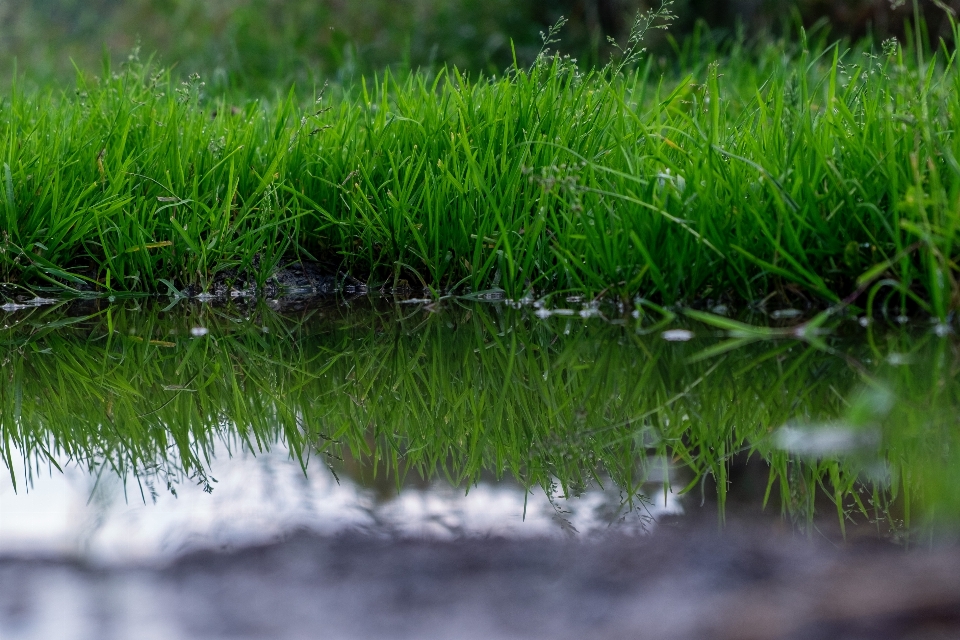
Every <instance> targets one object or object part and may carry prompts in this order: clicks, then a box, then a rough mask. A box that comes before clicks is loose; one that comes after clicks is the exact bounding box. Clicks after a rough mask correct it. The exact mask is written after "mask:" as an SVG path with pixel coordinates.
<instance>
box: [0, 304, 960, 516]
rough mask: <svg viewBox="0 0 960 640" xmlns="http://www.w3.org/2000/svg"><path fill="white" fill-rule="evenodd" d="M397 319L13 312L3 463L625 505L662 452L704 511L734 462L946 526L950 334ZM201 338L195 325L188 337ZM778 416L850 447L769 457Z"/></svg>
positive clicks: (774, 497) (217, 312)
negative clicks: (239, 454)
mask: <svg viewBox="0 0 960 640" xmlns="http://www.w3.org/2000/svg"><path fill="white" fill-rule="evenodd" d="M400 311H401V310H400V309H391V308H387V309H382V310H381V311H379V312H371V311H369V310H366V311H360V312H345V311H344V309H343V307H338V306H331V307H328V308H325V309H319V310H316V309H315V310H313V311H309V312H305V313H303V314H302V315H301V316H300V317H296V318H292V317H283V316H280V315H277V314H276V313H273V312H271V311H270V310H269V308H267V307H266V306H265V305H263V304H260V305H259V306H256V307H249V308H215V307H210V306H208V305H190V304H187V303H181V306H180V307H178V308H176V309H174V310H172V311H165V312H160V311H159V310H158V309H153V310H150V311H147V312H144V311H141V310H139V309H137V308H131V309H126V308H123V307H121V306H119V305H114V306H106V307H104V308H101V309H99V310H96V308H95V307H94V308H93V309H91V310H90V311H88V313H87V314H86V315H68V314H64V313H63V312H62V311H61V310H59V309H47V310H33V311H30V312H22V313H20V314H19V315H17V316H15V317H8V318H7V320H6V321H5V324H6V326H5V327H4V328H3V329H2V330H0V362H2V365H3V367H2V370H3V384H2V385H0V454H2V457H3V459H4V464H5V466H6V467H7V469H8V470H9V472H10V473H15V474H16V476H17V477H19V478H20V479H21V480H22V479H24V478H29V477H33V476H35V475H36V474H45V473H48V472H49V471H50V470H52V467H51V461H52V464H56V463H57V462H58V461H59V462H63V461H64V460H70V461H73V462H75V463H78V464H79V465H80V466H81V467H85V468H89V469H90V470H91V472H93V473H116V474H118V475H121V476H123V477H132V476H136V477H142V478H144V479H146V480H150V481H152V482H154V483H156V484H159V486H164V485H165V484H166V483H167V482H169V483H172V485H171V486H174V487H175V486H176V484H177V483H180V482H190V481H192V482H205V481H206V479H207V473H208V470H209V463H210V456H211V455H212V453H213V451H214V450H215V449H217V450H220V451H223V450H227V451H230V452H235V451H239V450H247V451H253V452H254V453H257V452H260V451H263V450H268V449H270V448H271V447H274V446H275V445H276V444H277V443H283V444H284V445H285V446H286V447H287V448H288V449H289V451H290V453H291V455H292V456H294V457H296V458H297V459H299V460H300V461H301V463H302V464H303V465H304V467H305V468H307V467H309V468H310V469H311V472H313V473H316V472H320V473H325V472H326V470H325V469H324V468H323V465H324V464H331V463H332V464H334V465H336V464H337V463H336V460H335V459H336V458H343V457H348V458H353V459H361V460H364V461H366V462H368V463H369V465H370V466H371V467H372V468H375V469H377V473H387V474H389V473H391V472H397V473H398V476H397V477H398V478H399V477H402V476H403V475H404V474H407V473H411V474H416V475H420V476H422V477H425V478H435V477H441V478H442V477H447V478H449V479H450V480H452V481H454V482H456V483H463V484H465V485H469V484H471V483H474V482H476V481H478V480H479V479H480V478H481V474H487V475H488V476H490V475H492V476H496V477H503V476H506V477H512V478H515V479H517V480H518V481H520V482H521V483H523V484H524V485H526V486H538V485H539V486H542V487H543V488H544V489H546V490H547V491H549V492H551V493H552V494H554V495H575V494H576V493H577V492H578V491H579V490H581V489H583V488H584V487H585V486H587V485H589V484H590V483H592V482H594V481H596V480H598V479H603V478H610V479H611V480H612V482H614V483H615V485H616V486H617V487H619V488H621V489H622V490H623V492H624V496H625V499H626V498H629V497H631V496H634V495H635V494H636V493H637V492H638V491H640V488H641V486H642V484H643V483H644V482H645V481H646V479H647V474H648V472H649V470H650V466H651V465H653V466H654V467H656V466H657V464H658V463H659V461H663V460H667V461H670V463H671V464H672V465H673V466H674V468H675V470H676V474H675V476H674V478H675V479H674V482H675V483H676V484H675V485H674V486H673V487H671V490H672V491H675V492H682V491H693V492H694V496H693V497H692V498H691V499H692V500H694V501H696V500H699V496H698V495H697V494H699V493H700V492H710V491H714V490H715V491H717V495H718V498H719V502H720V505H721V507H722V506H723V505H724V503H725V501H726V496H727V493H728V491H737V490H738V488H739V487H738V485H737V482H738V480H737V479H735V478H733V477H731V475H730V468H731V464H732V461H733V459H734V457H735V456H740V457H741V458H740V459H741V461H742V456H745V455H751V456H752V458H751V460H750V465H759V467H760V469H762V470H765V471H767V472H768V474H769V484H768V487H767V492H768V497H767V500H768V501H769V504H768V508H769V509H771V510H773V511H774V512H776V510H777V509H778V508H780V509H782V512H783V513H784V515H785V516H789V517H791V518H793V519H794V520H795V521H797V522H798V523H799V524H801V525H806V524H809V523H811V522H813V518H814V516H815V515H817V514H820V515H826V516H827V517H828V518H829V517H832V516H833V514H837V516H836V517H838V518H839V521H840V522H841V523H850V522H853V521H857V522H860V523H864V522H866V521H868V520H869V521H877V522H878V526H881V525H882V527H883V528H886V527H892V528H893V529H895V530H902V529H904V528H906V529H910V528H912V527H914V526H917V525H919V524H921V523H930V522H940V523H952V522H956V521H957V520H958V519H960V501H958V496H957V492H956V489H955V488H956V484H957V482H958V481H960V458H958V451H960V447H958V437H960V430H958V429H957V419H958V418H957V416H958V415H960V412H958V410H957V408H958V407H960V376H958V375H957V372H958V367H960V354H958V352H957V350H956V344H955V341H953V342H951V340H949V339H940V338H936V337H934V336H933V335H932V334H927V335H925V336H910V335H905V334H901V333H897V334H889V335H887V334H884V333H874V332H873V330H872V329H871V330H870V333H869V337H870V340H869V341H864V340H862V339H861V340H857V341H854V342H851V341H846V340H843V339H841V338H838V337H836V336H831V337H826V338H824V342H823V347H822V349H816V348H813V347H810V346H807V345H805V344H803V343H802V342H798V341H795V340H782V341H778V342H773V341H767V342H755V343H753V344H750V345H746V346H744V347H742V348H740V349H738V350H735V351H731V352H728V353H725V354H723V355H721V356H717V357H711V358H697V357H695V356H696V355H697V354H698V353H702V350H703V349H704V348H705V347H710V346H711V345H713V344H715V343H716V340H715V339H714V338H712V337H704V338H700V339H698V340H697V341H695V342H691V343H688V344H680V345H678V344H675V343H668V342H666V341H664V340H662V339H661V338H660V336H659V331H654V332H653V333H648V331H649V330H650V328H651V325H650V320H649V319H644V318H641V319H639V320H637V321H630V323H629V324H628V325H626V326H616V325H611V324H606V323H602V322H601V321H599V320H592V321H588V322H585V321H583V320H581V319H579V318H564V317H553V318H550V319H549V320H540V319H538V318H536V317H534V316H533V315H532V314H530V313H527V312H524V311H515V310H510V309H503V308H498V307H483V306H479V305H462V304H457V303H447V304H446V305H445V307H444V309H443V310H442V312H440V313H426V312H425V310H424V309H417V308H415V307H407V306H405V307H403V308H402V311H403V312H404V313H400ZM73 314H76V311H74V312H73ZM196 326H202V327H206V328H207V329H209V334H208V335H206V336H203V337H199V338H197V337H191V334H190V329H191V328H192V327H196ZM692 328H694V329H696V330H697V332H698V334H699V335H709V334H710V332H711V330H710V329H709V328H707V327H704V326H702V325H695V326H693V327H692ZM891 356H895V358H894V357H891ZM891 363H893V364H891ZM903 363H913V364H907V365H904V364H903ZM895 364H899V366H894V365H895ZM785 424H794V425H797V427H798V428H807V427H809V428H810V429H811V431H810V434H811V435H810V436H809V440H810V441H816V437H817V436H816V434H817V433H818V431H817V427H816V426H815V425H820V426H826V427H827V430H828V432H829V431H831V430H839V431H840V432H841V433H845V434H853V435H854V437H860V436H857V435H856V434H867V435H868V436H869V437H867V440H866V442H868V445H867V446H866V448H865V449H863V450H862V451H852V452H837V451H821V452H820V453H819V454H812V455H802V452H793V453H791V452H788V451H784V450H782V449H780V448H778V440H777V437H778V436H777V435H776V434H777V433H778V429H779V428H780V427H781V426H782V425H785ZM812 425H813V426H812ZM870 434H875V435H876V437H878V438H879V439H878V440H873V439H872V436H870ZM221 447H223V448H221ZM328 456H331V457H328ZM317 467H319V469H318V468H317ZM751 468H753V467H751ZM705 482H706V483H707V484H706V486H704V483H705ZM712 487H715V489H713V488H712ZM20 489H21V490H22V489H23V485H22V484H21V485H20ZM761 489H762V485H761ZM757 500H758V501H759V498H757Z"/></svg>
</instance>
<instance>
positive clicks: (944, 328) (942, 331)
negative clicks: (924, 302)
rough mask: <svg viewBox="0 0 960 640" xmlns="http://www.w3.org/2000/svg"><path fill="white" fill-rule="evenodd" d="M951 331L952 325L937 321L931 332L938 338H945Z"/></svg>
mask: <svg viewBox="0 0 960 640" xmlns="http://www.w3.org/2000/svg"><path fill="white" fill-rule="evenodd" d="M951 333H953V327H951V326H950V325H948V324H946V323H943V322H938V323H937V324H936V325H934V327H933V334H934V335H935V336H937V337H938V338H946V337H947V336H948V335H950V334H951Z"/></svg>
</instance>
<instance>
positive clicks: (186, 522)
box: [0, 450, 681, 563]
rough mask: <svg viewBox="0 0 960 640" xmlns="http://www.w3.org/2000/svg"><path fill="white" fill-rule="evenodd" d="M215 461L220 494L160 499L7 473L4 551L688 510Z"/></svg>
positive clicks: (441, 530) (585, 519)
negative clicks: (393, 492)
mask: <svg viewBox="0 0 960 640" xmlns="http://www.w3.org/2000/svg"><path fill="white" fill-rule="evenodd" d="M14 459H16V454H15V453H14ZM211 466H212V469H211V473H210V475H211V476H213V477H215V478H216V479H217V482H216V483H215V484H213V487H214V490H213V492H212V493H206V492H205V491H204V490H203V487H201V486H198V485H194V484H191V483H183V484H180V485H178V486H177V487H176V491H177V497H174V496H173V495H171V494H170V493H169V492H168V491H167V489H166V487H164V486H160V487H157V492H156V499H155V501H154V500H152V499H151V497H150V493H149V491H148V490H146V488H144V490H143V494H141V484H139V483H138V482H137V481H136V480H135V479H131V480H129V481H127V482H126V485H125V486H124V484H123V483H122V482H121V480H120V479H119V478H117V477H115V476H112V475H110V474H109V472H107V473H104V474H103V475H102V476H101V478H100V479H99V482H97V479H96V477H94V476H92V475H90V474H88V473H87V472H85V471H83V470H81V469H79V468H77V467H76V466H73V465H69V466H67V467H65V470H64V473H62V474H61V473H60V472H58V471H56V469H54V470H53V472H52V474H51V475H49V476H47V475H42V476H40V477H38V478H36V479H35V481H34V483H33V486H32V487H31V488H30V489H29V490H28V491H24V490H23V488H22V480H21V479H20V478H18V486H19V487H20V490H19V493H15V492H14V490H13V485H12V483H11V480H10V477H9V475H8V474H7V472H6V470H4V473H3V478H2V479H0V514H2V515H0V554H9V553H31V554H44V555H46V554H50V555H58V556H79V557H85V558H88V559H91V560H94V561H99V562H107V563H109V562H122V561H137V560H139V561H150V560H154V559H156V560H162V559H163V558H165V557H169V556H171V555H174V554H177V553H179V552H181V551H184V550H187V549H192V548H198V547H219V546H224V545H226V546H232V545H241V544H245V543H256V542H262V541H267V540H270V539H273V538H275V537H277V536H281V535H283V534H285V533H289V532H291V531H294V530H297V529H308V530H310V531H314V532H317V533H319V534H335V533H340V532H344V531H350V530H363V531H366V532H369V533H373V534H385V535H402V536H429V537H440V538H450V537H456V536H463V535H465V536H477V535H480V536H482V535H502V536H555V535H564V534H565V533H568V532H569V529H570V525H572V527H574V528H575V529H576V530H577V531H578V532H580V534H581V535H583V534H589V533H595V532H599V531H602V530H604V529H607V528H608V527H610V526H613V527H616V528H618V529H620V530H621V531H622V530H623V529H624V528H626V529H627V530H630V531H637V532H642V531H645V530H649V529H650V528H651V527H652V526H654V521H655V520H656V519H657V518H659V517H660V516H663V515H666V514H672V513H680V511H681V507H680V505H679V502H678V500H677V497H676V496H675V495H673V494H670V493H668V494H667V496H666V500H665V498H664V492H663V487H662V485H647V486H646V487H645V490H647V491H648V492H649V495H650V496H651V500H650V501H648V502H646V503H644V504H640V505H638V504H637V503H636V502H635V504H634V510H633V511H632V512H631V511H630V510H629V508H623V509H621V508H620V505H621V500H622V498H621V493H620V491H619V490H616V489H612V488H609V487H608V488H607V489H606V490H604V489H601V488H599V487H594V488H592V489H590V490H588V491H587V492H585V493H584V494H582V495H581V496H580V497H578V498H571V499H569V500H563V499H557V500H554V501H553V502H552V503H551V501H550V500H549V499H548V498H547V496H546V494H545V493H544V492H543V490H541V489H539V488H536V489H534V490H532V491H531V492H530V494H529V495H526V496H525V494H524V490H523V488H522V487H520V486H518V485H516V484H513V483H510V482H500V483H487V482H482V483H480V484H479V486H476V487H472V488H471V489H470V491H469V492H468V493H466V495H465V493H464V490H463V489H458V488H454V487H451V486H449V485H447V484H446V483H444V482H442V481H438V482H434V483H431V484H430V485H429V486H427V487H426V488H404V490H403V491H402V492H401V493H400V494H398V495H397V496H396V497H395V498H393V499H391V500H386V501H384V500H382V499H380V498H378V497H377V495H376V493H375V492H374V491H373V490H370V489H366V488H364V487H361V486H359V485H357V484H356V483H355V482H353V481H352V480H351V479H349V478H346V477H344V476H343V474H341V475H340V483H339V484H338V483H337V481H336V480H335V479H334V477H333V474H331V473H330V472H329V471H328V470H327V469H325V468H323V467H319V468H316V469H312V470H311V472H310V474H309V475H308V476H304V474H303V473H302V471H301V469H300V466H299V464H298V463H297V462H296V461H294V460H291V459H290V458H289V457H288V456H287V452H286V451H282V450H278V451H274V452H271V453H267V454H261V455H259V456H257V457H253V456H251V455H240V456H238V457H234V458H224V459H216V460H214V461H213V463H212V465H211ZM609 484H611V485H612V483H609ZM94 488H96V489H95V490H94ZM125 492H126V497H125V495H124V493H125ZM141 495H146V497H147V499H146V503H144V500H143V498H142V497H141ZM525 503H526V504H525ZM525 509H526V515H525V516H524V510H525Z"/></svg>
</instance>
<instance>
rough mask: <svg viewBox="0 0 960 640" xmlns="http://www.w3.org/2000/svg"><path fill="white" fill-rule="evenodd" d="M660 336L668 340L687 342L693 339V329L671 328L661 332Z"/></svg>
mask: <svg viewBox="0 0 960 640" xmlns="http://www.w3.org/2000/svg"><path fill="white" fill-rule="evenodd" d="M660 337H661V338H663V339H664V340H666V341H667V342H687V341H689V340H693V331H687V330H686V329H670V330H669V331H664V332H663V333H661V334H660Z"/></svg>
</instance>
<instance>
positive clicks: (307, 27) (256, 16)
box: [0, 0, 960, 91]
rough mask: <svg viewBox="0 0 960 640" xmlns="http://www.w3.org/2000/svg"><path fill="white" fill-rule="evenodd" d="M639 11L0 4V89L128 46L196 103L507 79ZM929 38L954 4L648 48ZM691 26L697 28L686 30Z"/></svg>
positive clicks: (908, 0) (771, 21)
mask: <svg viewBox="0 0 960 640" xmlns="http://www.w3.org/2000/svg"><path fill="white" fill-rule="evenodd" d="M651 3H652V2H651V0H519V1H518V0H483V1H480V0H362V1H354V2H350V1H348V0H0V83H2V84H4V85H8V84H9V82H10V80H11V78H12V77H13V73H14V71H13V70H14V68H16V69H18V70H19V72H20V73H22V74H25V76H26V77H27V78H29V80H30V81H31V82H34V83H41V84H42V83H45V82H51V81H64V80H69V79H70V78H71V76H72V75H73V73H74V65H76V66H77V67H79V68H81V69H84V70H88V71H94V72H97V71H99V69H100V64H101V61H102V59H103V58H104V57H105V56H109V57H111V58H112V59H113V60H118V59H123V57H124V56H126V55H127V54H129V53H130V51H131V50H133V48H134V47H135V46H137V44H138V43H139V44H140V46H141V47H142V51H143V53H144V54H156V55H158V57H159V60H160V62H161V63H162V64H164V65H167V66H174V67H175V68H176V69H177V71H178V73H179V74H182V75H187V74H189V73H193V72H198V73H201V74H202V75H203V76H204V79H205V80H207V84H208V89H211V90H214V89H227V88H232V89H240V90H246V91H258V90H267V91H269V90H272V89H273V88H277V87H283V86H286V85H289V84H290V83H291V82H297V83H299V84H300V85H301V86H302V85H312V84H315V83H318V82H322V81H323V80H327V79H334V80H341V81H342V80H348V79H349V78H351V77H355V76H356V75H357V74H359V73H364V72H367V73H369V72H373V71H376V70H378V69H382V68H384V67H385V66H393V67H413V68H431V67H436V66H439V65H443V64H448V65H456V66H457V67H458V68H460V69H464V70H469V71H472V72H477V71H484V72H488V73H497V72H501V71H503V70H504V69H505V68H507V67H508V66H509V65H510V64H511V62H512V60H513V58H514V51H515V55H516V58H517V60H518V62H520V63H521V64H522V65H523V64H528V63H529V62H530V61H531V60H532V59H533V58H534V57H535V56H536V54H537V52H538V51H539V49H540V46H541V39H540V33H541V31H542V30H544V29H545V28H547V27H548V26H549V25H551V24H553V23H554V22H555V21H556V20H557V19H558V18H559V17H561V16H566V17H568V18H569V19H570V22H569V24H568V25H567V27H566V28H565V30H564V32H563V34H562V42H561V44H560V47H561V49H562V50H564V52H565V53H569V54H571V55H573V56H575V57H577V58H578V59H579V61H580V62H581V63H582V64H596V63H598V62H599V63H603V62H605V61H606V60H607V59H608V56H609V53H610V50H609V49H610V47H609V45H608V44H607V37H608V36H612V37H614V38H620V39H623V38H624V37H625V35H626V34H627V33H628V31H629V28H630V25H631V23H632V20H633V16H634V15H635V14H636V12H637V11H638V10H645V9H649V8H650V6H649V5H650V4H651ZM915 3H916V4H917V5H918V7H919V10H920V11H921V12H922V13H923V14H924V15H925V18H926V21H927V24H928V27H929V29H930V33H931V34H932V35H934V37H936V36H937V35H938V34H940V32H941V31H943V34H942V35H946V31H944V28H945V25H946V22H947V21H946V20H945V17H944V15H945V14H944V8H947V9H953V10H954V11H956V10H960V0H892V1H891V0H796V1H794V2H790V1H789V0H677V1H676V2H675V3H674V5H673V10H674V13H675V14H676V15H677V21H676V22H675V24H674V25H673V27H672V28H671V30H670V32H669V34H667V35H664V34H662V33H659V32H658V34H657V36H658V37H659V38H660V41H659V42H654V43H651V46H653V47H656V48H658V49H659V50H661V51H664V52H669V49H670V46H671V42H670V40H671V38H672V39H675V40H677V41H681V40H683V38H684V37H685V36H686V35H689V34H691V33H694V32H696V31H697V30H698V28H701V33H703V31H702V27H703V26H706V27H710V29H711V30H710V33H711V37H716V38H723V37H724V36H732V35H739V36H740V37H742V38H744V39H746V40H748V41H749V40H756V39H762V38H763V37H766V36H776V35H778V34H783V33H789V32H790V31H794V32H795V31H796V26H797V25H799V24H801V23H802V24H803V25H805V26H806V27H808V28H811V27H816V28H817V29H821V30H828V31H829V33H830V35H831V36H833V37H851V38H860V37H874V38H877V39H882V38H886V37H889V36H891V35H902V34H903V33H904V31H905V29H904V27H905V23H906V21H907V20H908V19H909V18H910V17H911V16H912V15H913V11H914V4H915ZM948 5H949V6H948ZM698 25H699V27H698Z"/></svg>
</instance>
